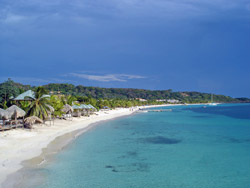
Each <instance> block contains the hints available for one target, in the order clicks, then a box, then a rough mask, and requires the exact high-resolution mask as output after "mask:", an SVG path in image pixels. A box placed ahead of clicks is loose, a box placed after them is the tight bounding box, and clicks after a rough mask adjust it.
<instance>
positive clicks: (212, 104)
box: [208, 94, 217, 106]
mask: <svg viewBox="0 0 250 188" xmlns="http://www.w3.org/2000/svg"><path fill="white" fill-rule="evenodd" d="M208 105H209V106H217V103H214V102H213V94H211V103H209V104H208Z"/></svg>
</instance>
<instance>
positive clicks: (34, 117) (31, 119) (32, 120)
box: [24, 116, 43, 125]
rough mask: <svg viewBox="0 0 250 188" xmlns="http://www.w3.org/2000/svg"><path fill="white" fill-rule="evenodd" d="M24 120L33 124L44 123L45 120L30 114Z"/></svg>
mask: <svg viewBox="0 0 250 188" xmlns="http://www.w3.org/2000/svg"><path fill="white" fill-rule="evenodd" d="M24 122H25V123H26V124H29V125H33V124H35V123H43V120H42V119H40V118H38V117H36V116H30V117H27V118H25V120H24Z"/></svg>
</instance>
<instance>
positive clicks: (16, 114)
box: [6, 105, 26, 118]
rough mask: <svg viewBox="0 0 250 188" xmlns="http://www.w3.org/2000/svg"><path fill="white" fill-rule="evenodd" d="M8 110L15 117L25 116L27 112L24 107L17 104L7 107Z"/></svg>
mask: <svg viewBox="0 0 250 188" xmlns="http://www.w3.org/2000/svg"><path fill="white" fill-rule="evenodd" d="M6 111H7V112H8V113H9V114H10V117H13V116H14V117H15V118H19V117H24V116H25V114H26V112H25V111H24V110H23V109H21V108H19V107H18V106H16V105H12V106H11V107H9V108H7V110H6Z"/></svg>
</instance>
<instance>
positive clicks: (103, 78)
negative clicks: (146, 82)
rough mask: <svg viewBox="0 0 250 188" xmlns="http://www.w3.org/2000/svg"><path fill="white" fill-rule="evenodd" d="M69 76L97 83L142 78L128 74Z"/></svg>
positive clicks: (74, 74)
mask: <svg viewBox="0 0 250 188" xmlns="http://www.w3.org/2000/svg"><path fill="white" fill-rule="evenodd" d="M68 75H69V76H74V77H78V78H83V79H87V80H94V81H99V82H112V81H117V82H126V81H128V80H131V79H142V78H145V77H144V76H140V75H129V74H106V75H94V74H81V73H70V74H68Z"/></svg>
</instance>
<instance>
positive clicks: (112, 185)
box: [36, 104, 250, 188]
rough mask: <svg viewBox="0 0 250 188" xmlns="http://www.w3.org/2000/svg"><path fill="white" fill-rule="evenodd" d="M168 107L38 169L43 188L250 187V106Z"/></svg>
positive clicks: (99, 131) (83, 139)
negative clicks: (43, 179) (43, 177)
mask: <svg viewBox="0 0 250 188" xmlns="http://www.w3.org/2000/svg"><path fill="white" fill-rule="evenodd" d="M166 108H167V107H165V108H164V109H166ZM168 108H171V109H173V110H172V111H171V112H148V113H140V114H136V115H133V116H129V117H125V118H121V119H116V120H113V121H109V122H103V123H101V124H99V125H98V126H96V127H95V128H93V129H92V130H90V131H88V132H87V133H85V134H83V135H81V136H80V137H78V138H77V139H76V140H75V141H74V142H73V143H72V144H71V145H70V146H69V147H68V148H67V149H66V150H64V151H62V152H60V153H59V154H57V155H56V159H55V162H53V163H52V164H50V165H48V166H46V167H45V168H43V169H39V170H40V171H41V174H42V175H43V176H45V181H44V183H43V184H41V185H40V186H36V187H39V188H58V187H60V188H64V187H65V188H66V187H67V188H68V187H71V188H76V187H83V188H99V187H100V188H139V187H140V188H156V187H164V188H165V187H166V188H249V187H250V105H249V104H225V105H219V106H214V107H212V106H211V107H209V106H207V107H206V108H204V107H203V106H178V107H168Z"/></svg>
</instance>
